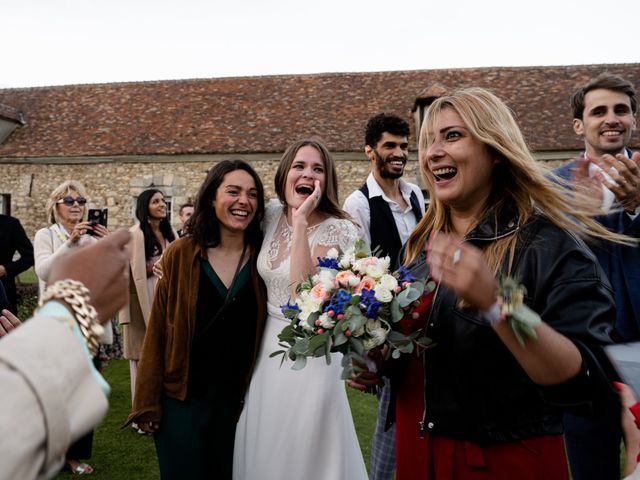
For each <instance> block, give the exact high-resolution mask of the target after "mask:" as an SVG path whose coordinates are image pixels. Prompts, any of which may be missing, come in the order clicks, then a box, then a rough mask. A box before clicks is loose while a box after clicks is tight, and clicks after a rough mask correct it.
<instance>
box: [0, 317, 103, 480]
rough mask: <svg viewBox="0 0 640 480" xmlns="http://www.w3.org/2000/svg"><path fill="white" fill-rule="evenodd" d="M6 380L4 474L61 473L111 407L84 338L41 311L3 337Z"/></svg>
mask: <svg viewBox="0 0 640 480" xmlns="http://www.w3.org/2000/svg"><path fill="white" fill-rule="evenodd" d="M0 385H2V395H0V426H1V431H2V434H1V435H0V452H2V460H1V461H0V478H1V479H5V478H6V479H24V480H29V479H34V478H38V479H40V478H51V477H53V476H55V475H56V474H57V472H58V470H59V469H60V467H61V466H62V465H63V462H64V457H65V453H66V451H67V449H68V448H69V445H71V443H72V442H73V441H75V440H77V439H78V438H79V437H81V436H82V435H84V434H85V433H87V432H88V431H89V430H91V429H92V428H93V427H95V426H96V425H97V424H98V422H99V421H100V420H101V419H102V418H103V417H104V415H105V414H106V412H107V408H108V404H107V398H106V397H105V395H104V393H103V392H102V390H101V389H100V386H99V385H98V383H97V382H96V379H95V378H94V376H93V374H92V373H91V369H90V367H89V359H88V358H87V356H86V353H85V352H84V350H83V346H82V345H81V343H80V342H79V341H78V338H76V337H75V335H74V334H73V333H72V332H71V330H70V329H69V328H68V327H67V326H66V325H65V324H64V323H63V322H61V321H59V320H57V319H56V318H53V317H46V316H43V315H41V314H36V315H35V316H34V317H33V318H32V319H31V320H29V321H28V322H25V323H24V324H23V325H21V326H20V327H19V328H17V329H16V330H15V331H13V332H11V333H10V334H9V335H7V336H6V337H3V338H2V339H0Z"/></svg>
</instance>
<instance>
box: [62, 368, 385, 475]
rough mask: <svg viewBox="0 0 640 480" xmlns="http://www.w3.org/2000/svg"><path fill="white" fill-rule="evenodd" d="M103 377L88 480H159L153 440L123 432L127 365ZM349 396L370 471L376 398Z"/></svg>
mask: <svg viewBox="0 0 640 480" xmlns="http://www.w3.org/2000/svg"><path fill="white" fill-rule="evenodd" d="M104 376H105V378H106V379H107V381H108V382H109V384H110V385H111V399H110V407H109V413H108V414H107V417H106V418H105V419H104V421H103V422H102V423H101V424H100V425H99V426H98V428H97V429H96V432H95V435H94V438H93V456H92V457H91V459H90V460H89V461H88V462H87V463H90V464H91V465H92V466H93V467H94V473H93V474H92V475H91V476H90V477H88V478H92V479H96V480H100V479H105V480H106V479H108V480H151V479H159V478H160V474H159V472H158V463H157V460H156V452H155V447H154V445H153V439H152V438H151V437H149V436H145V435H139V434H138V433H136V432H134V430H133V429H132V428H130V427H127V428H125V429H120V426H121V425H122V423H123V422H124V420H125V419H126V418H127V415H128V414H129V411H130V406H131V396H130V392H129V365H128V362H127V361H126V360H111V361H110V362H109V365H108V366H107V367H106V368H105V370H104ZM347 393H348V395H349V402H350V403H351V410H352V412H353V419H354V422H355V425H356V430H357V432H358V439H359V440H360V447H361V448H362V454H363V455H364V458H365V463H367V468H368V463H369V450H370V447H371V437H372V435H373V429H374V426H375V418H376V413H377V400H376V398H375V396H373V395H367V394H364V393H360V392H357V391H355V390H353V389H351V388H348V389H347ZM75 477H76V476H75V475H71V473H69V472H63V473H60V474H59V475H58V476H57V477H55V478H56V479H70V478H75Z"/></svg>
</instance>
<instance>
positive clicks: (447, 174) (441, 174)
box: [431, 167, 458, 181]
mask: <svg viewBox="0 0 640 480" xmlns="http://www.w3.org/2000/svg"><path fill="white" fill-rule="evenodd" d="M431 173H433V176H434V177H435V178H436V181H444V180H451V179H452V178H453V177H455V176H456V175H457V174H458V169H457V168H455V167H442V168H436V169H435V170H432V171H431Z"/></svg>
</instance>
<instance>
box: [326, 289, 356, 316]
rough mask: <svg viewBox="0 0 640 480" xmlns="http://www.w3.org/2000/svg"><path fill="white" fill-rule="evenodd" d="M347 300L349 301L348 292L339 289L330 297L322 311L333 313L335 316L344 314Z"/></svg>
mask: <svg viewBox="0 0 640 480" xmlns="http://www.w3.org/2000/svg"><path fill="white" fill-rule="evenodd" d="M349 300H351V295H350V294H349V292H347V291H345V290H342V289H340V290H338V291H337V292H335V293H334V294H333V295H332V296H331V299H330V300H329V304H328V305H327V306H326V307H324V309H323V311H324V312H329V311H333V313H335V314H336V315H339V314H341V313H344V306H345V304H346V303H347V302H348V301H349Z"/></svg>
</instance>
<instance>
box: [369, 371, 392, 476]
mask: <svg viewBox="0 0 640 480" xmlns="http://www.w3.org/2000/svg"><path fill="white" fill-rule="evenodd" d="M383 381H384V385H383V386H382V388H381V389H380V393H379V394H378V418H377V420H376V430H375V432H374V434H373V441H372V442H371V465H370V476H369V480H393V478H394V474H395V471H396V424H395V423H394V424H393V425H392V426H391V427H390V428H389V430H387V431H386V432H385V431H384V421H385V418H386V417H387V410H388V409H389V398H390V396H391V387H390V386H389V379H388V378H386V377H383Z"/></svg>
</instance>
